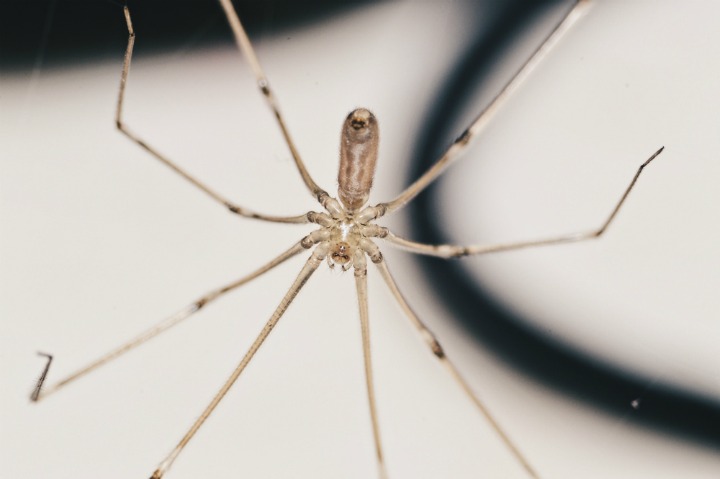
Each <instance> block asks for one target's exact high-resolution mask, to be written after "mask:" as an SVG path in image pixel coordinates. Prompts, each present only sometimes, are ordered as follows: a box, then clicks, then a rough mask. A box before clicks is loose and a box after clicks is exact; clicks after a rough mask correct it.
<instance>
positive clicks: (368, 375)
mask: <svg viewBox="0 0 720 479" xmlns="http://www.w3.org/2000/svg"><path fill="white" fill-rule="evenodd" d="M353 268H354V271H355V286H356V289H357V297H358V306H359V309H360V329H361V330H362V343H363V358H364V361H365V383H366V386H367V394H368V403H369V404H370V418H371V420H372V427H373V438H374V440H375V454H376V455H377V461H378V472H379V477H380V479H387V471H386V469H385V460H384V458H383V448H382V441H381V440H380V423H379V421H378V414H377V406H376V401H375V383H374V381H373V371H372V356H371V354H370V321H369V313H368V291H367V265H366V261H365V253H364V252H363V251H362V250H359V249H358V250H357V252H356V254H355V259H354V261H353Z"/></svg>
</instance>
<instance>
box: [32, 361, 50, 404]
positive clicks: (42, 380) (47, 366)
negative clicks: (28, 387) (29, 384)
mask: <svg viewBox="0 0 720 479" xmlns="http://www.w3.org/2000/svg"><path fill="white" fill-rule="evenodd" d="M38 356H43V357H45V358H47V362H46V363H45V367H44V368H43V370H42V373H40V377H39V378H38V380H37V383H35V387H34V388H33V392H32V393H31V394H30V400H31V401H33V402H34V401H37V400H38V398H39V397H40V392H41V391H42V387H43V383H45V378H47V374H48V371H50V365H51V364H52V361H53V357H52V354H47V353H41V352H39V351H38Z"/></svg>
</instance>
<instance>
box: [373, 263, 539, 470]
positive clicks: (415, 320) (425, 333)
mask: <svg viewBox="0 0 720 479" xmlns="http://www.w3.org/2000/svg"><path fill="white" fill-rule="evenodd" d="M375 264H376V265H377V267H378V269H379V270H380V274H381V275H382V277H383V279H384V280H385V283H386V284H387V285H388V288H390V291H391V292H392V294H393V296H394V297H395V299H396V300H397V302H398V303H399V304H400V307H401V308H402V309H403V311H405V314H406V315H407V317H408V318H409V319H410V321H411V322H412V324H413V326H415V328H416V329H417V330H418V331H419V332H420V335H421V336H422V338H423V340H424V341H425V343H426V344H427V345H428V347H429V348H430V350H431V351H432V353H433V354H434V355H435V357H437V358H438V360H440V362H441V363H442V365H443V366H445V368H446V369H447V370H448V372H449V373H450V375H451V376H452V377H453V378H454V379H455V381H457V383H458V384H459V385H460V387H461V388H462V390H463V391H464V392H465V394H466V395H467V397H468V398H469V399H470V400H471V401H472V402H473V404H475V406H476V407H477V408H478V410H479V411H480V413H481V414H482V415H483V416H484V417H485V419H486V420H487V422H488V423H489V424H490V425H491V426H492V428H493V429H494V430H495V432H496V433H497V434H498V436H500V439H502V441H503V443H504V444H505V446H507V448H508V449H509V450H510V452H511V453H512V454H513V456H514V457H515V458H516V459H517V460H518V462H519V463H520V464H522V466H523V468H524V469H525V472H527V474H528V476H530V477H532V478H538V477H539V476H538V474H537V472H535V470H534V469H533V467H532V466H531V465H530V462H529V461H528V460H527V459H526V458H525V456H523V454H522V453H521V452H520V449H519V448H518V447H517V446H516V445H515V443H513V441H512V440H511V439H510V436H508V434H507V433H506V432H505V431H504V430H503V429H502V427H500V424H498V422H497V421H496V420H495V418H494V417H493V416H492V414H491V413H490V411H489V410H488V408H487V407H486V406H485V405H484V404H483V402H482V401H481V400H480V398H478V397H477V396H476V395H475V393H474V392H473V390H472V389H471V388H470V386H469V385H468V383H467V382H466V381H465V379H464V378H463V377H462V375H461V374H460V372H459V371H458V370H457V368H456V367H455V365H453V363H452V362H451V361H450V359H448V357H447V356H446V354H445V351H444V350H443V348H442V346H440V343H439V342H438V340H437V339H436V338H435V335H434V334H433V333H432V332H431V331H430V330H429V329H428V328H427V326H425V324H424V323H423V322H422V321H421V320H420V318H419V317H418V316H417V314H415V312H414V311H413V310H412V308H411V307H410V305H409V304H408V302H407V300H406V299H405V297H404V296H403V295H402V293H401V292H400V290H399V289H398V287H397V283H395V280H394V279H393V277H392V275H391V274H390V270H389V269H388V267H387V265H386V264H385V261H384V260H382V261H379V262H377V263H375Z"/></svg>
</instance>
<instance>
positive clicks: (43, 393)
mask: <svg viewBox="0 0 720 479" xmlns="http://www.w3.org/2000/svg"><path fill="white" fill-rule="evenodd" d="M304 250H305V248H304V247H303V246H302V245H301V243H297V244H295V245H293V246H292V247H291V248H290V249H288V250H287V251H285V252H284V253H282V254H281V255H279V256H278V257H276V258H275V259H273V260H272V261H270V262H269V263H267V264H265V265H263V266H262V267H260V268H258V269H256V270H255V271H253V272H252V273H250V274H248V275H246V276H243V277H242V278H240V279H238V280H236V281H233V282H232V283H229V284H227V285H225V286H222V287H221V288H218V289H214V290H212V291H210V292H208V293H206V294H204V295H203V296H201V297H200V298H198V299H196V300H195V301H193V302H192V303H190V304H189V305H187V306H185V307H184V308H183V309H181V310H180V311H178V312H176V313H175V314H173V315H172V316H169V317H167V318H165V319H164V320H162V321H161V322H159V323H157V324H156V325H154V326H152V327H151V328H149V329H147V330H146V331H143V332H142V333H140V334H139V335H137V336H135V337H134V338H132V339H131V340H129V341H127V342H126V343H124V344H122V345H120V346H118V347H117V348H115V349H113V350H112V351H110V352H108V353H106V354H104V355H103V356H101V357H99V358H98V359H96V360H95V361H93V362H91V363H90V364H88V365H86V366H84V367H82V368H80V369H78V370H77V371H75V372H73V373H72V374H70V375H68V376H67V377H65V378H63V379H61V380H60V381H58V382H56V383H55V384H53V385H52V386H50V387H48V388H46V389H45V390H42V389H41V388H42V385H43V383H44V382H45V378H46V376H47V370H48V369H49V368H50V361H48V363H47V365H46V366H45V370H44V372H43V374H42V375H41V376H40V379H39V380H38V384H37V385H36V386H35V389H34V390H33V393H32V395H31V396H30V399H31V400H32V401H39V400H40V399H43V398H45V397H47V396H48V395H50V394H52V393H54V392H56V391H58V390H59V389H60V388H62V387H63V386H66V385H67V384H69V383H71V382H73V381H75V380H76V379H79V378H80V377H82V376H85V375H86V374H88V373H90V372H91V371H93V370H95V369H97V368H99V367H100V366H102V365H104V364H107V363H109V362H110V361H112V360H113V359H115V358H117V357H119V356H122V355H123V354H125V353H127V352H128V351H130V350H132V349H135V348H136V347H138V346H140V345H141V344H143V343H145V342H146V341H149V340H150V339H152V338H154V337H156V336H158V335H159V334H160V333H162V332H164V331H167V330H168V329H170V328H172V327H173V326H176V325H178V324H180V323H181V322H182V321H184V320H185V319H187V318H189V317H190V316H192V315H193V314H194V313H196V312H198V311H200V309H202V308H203V307H204V306H205V305H207V304H208V303H210V302H212V301H214V300H216V299H218V298H219V297H221V296H223V295H224V294H226V293H228V292H230V291H232V290H234V289H236V288H239V287H240V286H242V285H244V284H246V283H248V282H250V281H252V280H253V279H255V278H257V277H258V276H260V275H262V274H263V273H266V272H267V271H270V270H271V269H273V268H274V267H275V266H277V265H279V264H281V263H283V262H285V261H286V260H288V259H290V258H292V257H294V256H296V255H297V254H299V253H300V252H301V251H304Z"/></svg>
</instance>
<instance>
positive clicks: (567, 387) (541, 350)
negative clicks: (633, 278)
mask: <svg viewBox="0 0 720 479" xmlns="http://www.w3.org/2000/svg"><path fill="white" fill-rule="evenodd" d="M549 3H553V2H552V1H543V2H541V1H527V0H525V1H516V2H508V3H504V5H505V8H504V9H503V10H502V11H499V12H498V13H497V18H496V21H495V22H494V23H493V26H492V27H491V28H490V29H486V30H482V31H481V32H480V34H479V36H478V37H477V38H475V39H474V40H473V41H472V42H471V46H470V47H469V48H468V50H467V52H466V53H465V54H464V56H462V58H461V59H460V61H459V62H458V64H457V66H456V68H455V69H454V71H453V73H452V74H451V75H449V76H448V79H447V80H446V82H445V84H444V86H443V87H442V89H441V91H440V92H439V93H438V95H437V98H436V100H435V102H434V105H433V106H432V107H431V108H430V110H429V114H428V115H427V116H426V120H425V122H424V125H423V127H422V129H421V131H420V133H421V134H420V135H418V142H417V144H416V146H415V149H414V150H415V151H414V152H413V156H412V158H413V161H414V163H413V165H412V167H411V171H410V178H409V180H413V179H415V178H417V177H418V176H419V175H420V174H421V173H423V172H424V171H425V170H426V169H427V168H428V167H429V166H430V165H431V164H433V162H434V161H436V159H437V158H438V157H439V156H440V153H442V151H444V149H445V148H446V147H447V145H449V141H450V139H452V138H453V133H454V135H455V136H457V134H458V132H449V131H448V125H450V124H452V123H453V121H452V120H449V119H452V118H455V117H457V115H459V114H460V111H461V110H462V106H463V103H464V102H465V101H466V100H467V98H468V97H469V96H470V95H471V93H472V92H473V91H475V89H476V88H478V85H479V84H480V83H482V81H483V80H484V77H485V76H486V74H487V72H489V71H490V69H491V68H492V67H493V64H494V61H495V58H496V57H497V55H499V54H501V53H502V49H503V47H504V46H505V45H506V44H507V43H508V42H509V41H510V40H512V39H513V38H514V37H515V36H516V35H517V34H518V33H519V32H521V31H522V29H523V28H524V27H526V25H527V24H528V23H529V21H530V20H532V19H533V18H534V16H535V15H536V14H538V13H539V12H540V10H541V8H542V7H547V4H549ZM437 191H438V188H436V187H435V186H431V187H429V188H428V189H427V190H426V191H425V192H423V193H422V194H421V195H419V196H418V197H417V198H416V199H415V200H414V201H412V202H411V203H410V205H408V208H409V212H410V215H411V220H412V221H411V224H412V228H413V231H412V234H413V238H414V239H416V240H418V241H422V242H425V243H447V242H448V238H447V237H446V236H444V235H443V232H442V231H441V229H440V228H439V226H438V224H437V223H436V222H435V218H437V217H438V214H437V213H438V212H437V210H436V208H437V207H436V206H435V205H436V194H437ZM419 261H420V265H421V267H422V269H423V270H424V271H425V272H426V273H427V277H428V281H431V282H432V284H433V288H434V290H435V291H436V293H437V295H438V298H439V299H440V300H441V301H442V302H443V303H444V304H445V305H446V306H447V307H448V308H449V309H450V311H451V312H452V313H453V315H454V317H455V319H456V320H457V321H459V322H461V323H462V325H463V326H464V327H465V328H466V330H467V332H468V333H469V334H470V335H472V336H473V337H474V338H476V339H477V341H478V342H479V343H482V345H483V347H485V348H487V349H489V350H491V351H493V353H494V354H496V355H497V356H499V357H500V358H501V359H502V360H503V361H505V362H507V363H509V364H511V365H512V366H513V367H515V368H517V369H518V370H519V371H521V372H523V373H524V374H526V375H528V376H530V377H532V378H534V379H535V380H537V381H541V382H542V383H544V384H546V385H550V386H552V387H554V388H556V389H557V390H559V391H561V392H562V393H563V394H566V395H569V396H572V397H574V398H576V399H579V400H582V401H584V402H586V403H589V404H592V405H593V406H595V407H597V408H600V409H602V410H604V411H606V412H608V413H610V414H615V415H618V416H622V417H623V418H624V419H625V420H627V421H630V422H634V423H638V424H642V425H644V426H646V427H650V428H654V429H656V430H661V431H664V432H665V433H669V434H672V435H674V436H677V437H683V438H685V439H687V440H692V441H695V442H697V443H699V444H704V445H706V446H708V447H710V448H713V449H715V448H718V447H720V402H718V399H717V398H708V397H703V396H700V395H697V394H694V393H692V392H689V391H684V390H681V389H678V388H675V387H672V386H669V385H663V384H659V383H654V382H653V381H652V380H650V379H647V378H642V377H638V376H633V375H631V374H629V373H628V372H626V371H623V370H622V369H618V368H614V367H611V366H609V365H607V364H604V363H602V362H601V361H599V360H597V359H595V358H593V357H591V356H589V355H587V354H586V353H585V352H583V351H580V350H578V349H575V348H574V347H573V346H571V345H568V344H561V343H559V342H557V341H556V340H554V339H550V338H548V337H546V336H544V335H542V334H541V333H540V332H539V331H536V330H534V329H533V328H531V327H530V326H528V325H527V324H526V323H524V322H523V321H522V319H521V318H517V317H514V316H513V315H512V314H511V313H510V312H508V310H506V309H505V308H503V306H501V305H500V304H498V303H497V302H495V301H494V300H493V298H491V297H490V295H489V294H488V293H486V292H485V291H484V290H483V289H482V287H481V286H480V285H478V284H477V283H476V281H475V280H474V279H471V278H470V277H469V276H468V275H467V274H466V273H465V272H464V271H463V269H462V268H461V267H460V266H459V264H460V263H459V262H458V261H447V260H442V259H436V258H430V257H421V258H420V259H419ZM439 278H441V280H438V279H439ZM579 320H582V318H579ZM638 397H641V398H642V407H640V408H638V409H637V410H636V409H633V408H632V407H631V401H632V400H633V399H635V398H638Z"/></svg>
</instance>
